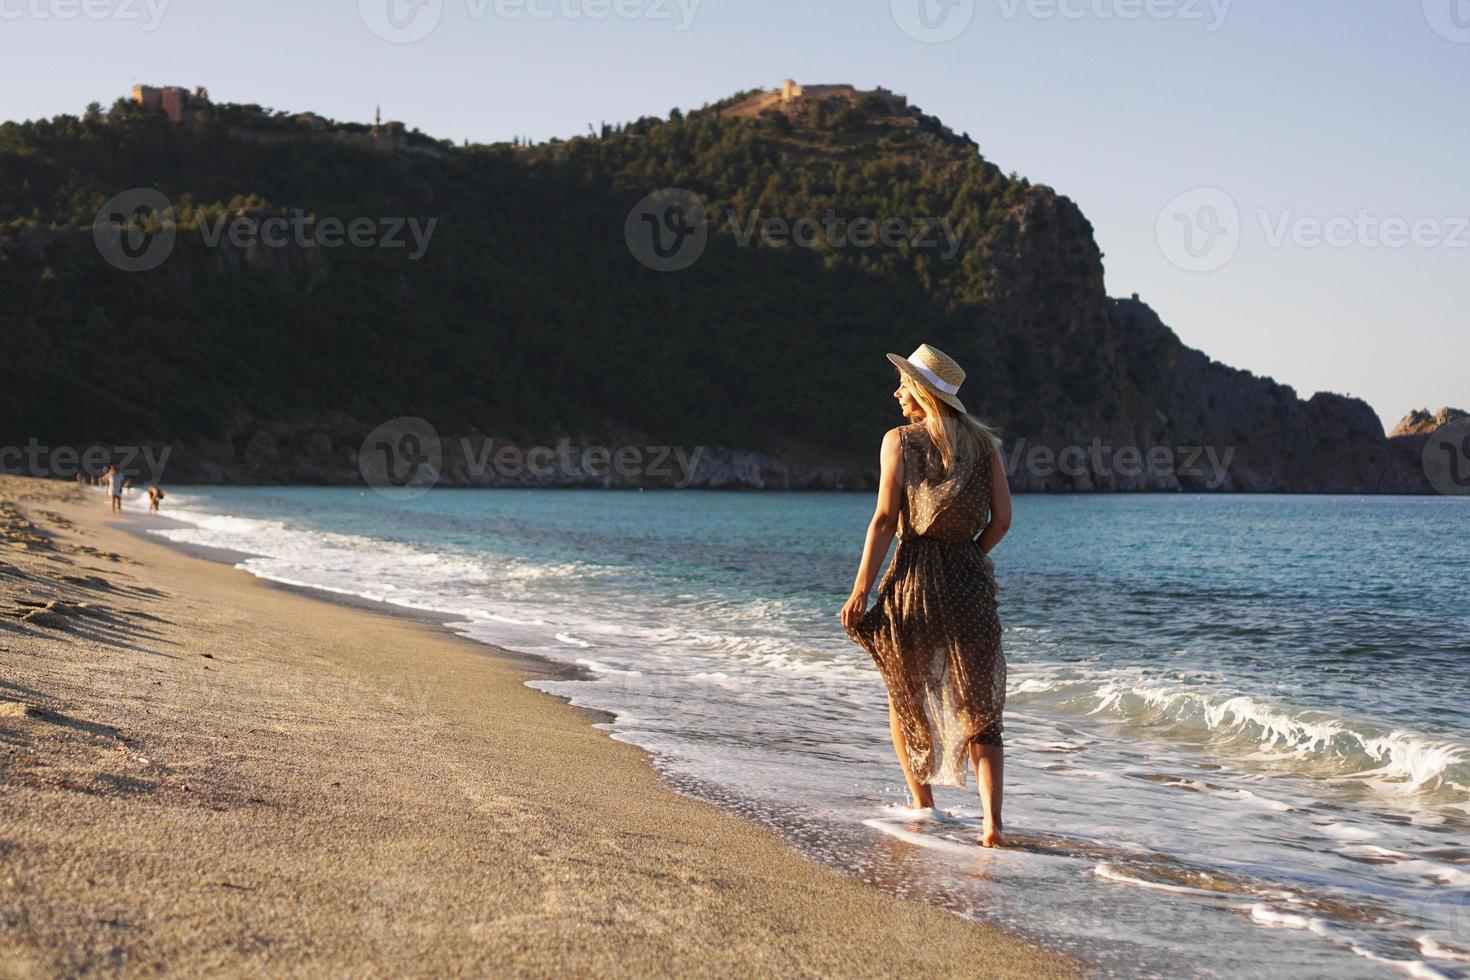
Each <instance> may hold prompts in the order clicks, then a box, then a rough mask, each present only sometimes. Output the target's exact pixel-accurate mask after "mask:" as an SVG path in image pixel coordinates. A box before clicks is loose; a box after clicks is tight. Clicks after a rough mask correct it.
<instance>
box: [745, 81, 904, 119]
mask: <svg viewBox="0 0 1470 980" xmlns="http://www.w3.org/2000/svg"><path fill="white" fill-rule="evenodd" d="M827 100H831V101H835V102H841V103H846V104H848V105H855V104H857V103H858V102H869V103H876V104H879V105H882V106H883V107H884V108H886V109H888V110H889V111H891V112H901V111H903V110H905V109H907V108H908V104H909V100H908V97H907V96H903V95H897V94H895V93H893V92H890V91H888V89H886V88H881V87H880V88H875V89H870V90H863V89H859V88H857V87H855V86H853V85H799V84H797V82H796V80H795V79H792V78H788V79H786V80H785V81H784V82H782V83H781V87H780V88H777V89H772V90H770V91H768V92H760V93H758V94H756V95H753V96H751V97H750V98H748V99H746V100H745V101H744V102H740V103H738V104H736V105H733V106H731V107H730V108H728V109H726V110H725V114H726V115H730V116H735V117H737V118H738V117H741V116H758V115H760V114H761V113H762V112H771V111H775V112H787V113H789V112H792V111H795V110H798V109H800V108H802V107H804V106H806V105H810V104H811V103H814V102H823V101H827Z"/></svg>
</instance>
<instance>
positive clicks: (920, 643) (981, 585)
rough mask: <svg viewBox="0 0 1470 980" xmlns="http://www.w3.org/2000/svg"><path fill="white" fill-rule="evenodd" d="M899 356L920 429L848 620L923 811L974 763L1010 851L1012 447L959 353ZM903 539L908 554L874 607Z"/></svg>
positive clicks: (884, 511) (866, 558)
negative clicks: (1004, 630) (1003, 635)
mask: <svg viewBox="0 0 1470 980" xmlns="http://www.w3.org/2000/svg"><path fill="white" fill-rule="evenodd" d="M888 359H889V360H890V361H892V362H893V363H894V365H895V366H896V367H897V368H898V375H899V385H898V389H897V390H896V391H894V393H893V397H894V398H896V399H898V403H899V408H900V410H901V411H902V412H903V414H904V417H905V418H907V419H908V420H909V422H910V424H909V425H905V426H901V427H899V428H896V429H893V430H891V431H889V432H888V434H887V435H885V436H884V437H883V449H882V454H881V457H880V458H881V471H880V476H879V484H878V506H877V509H876V511H875V512H874V514H873V520H872V521H871V522H870V523H869V525H868V536H867V541H866V543H865V544H864V546H863V557H862V563H861V565H859V567H858V573H857V580H856V582H855V583H854V584H853V588H852V595H851V596H850V597H849V598H848V600H847V603H846V604H845V605H844V606H843V607H842V612H841V614H840V615H841V618H842V625H843V627H844V628H845V629H846V630H847V633H848V635H849V636H851V637H852V639H853V640H854V642H856V643H857V644H858V645H859V646H861V647H862V648H863V649H865V650H867V651H868V653H869V654H870V655H871V656H872V658H873V662H874V663H876V664H877V665H878V671H879V673H881V674H882V675H883V681H884V683H885V684H886V685H887V687H888V725H889V731H890V734H891V735H892V737H893V747H894V749H895V750H896V751H897V753H898V761H899V764H900V765H901V766H902V767H903V774H904V778H905V779H906V780H907V781H908V785H909V793H910V794H911V796H912V802H913V805H914V806H916V807H921V808H930V807H933V806H934V793H933V791H932V789H931V788H930V787H931V784H933V783H938V784H939V785H941V786H958V787H963V786H964V785H965V776H966V769H967V768H968V764H973V765H974V766H975V774H976V781H977V782H978V783H979V788H980V799H981V802H982V803H983V804H984V807H985V828H984V831H983V836H982V839H981V842H982V843H983V844H984V845H985V846H986V847H997V846H999V845H1000V843H1001V838H1000V834H1001V813H1000V808H1001V793H1002V788H1003V784H1004V779H1003V770H1004V764H1005V754H1004V749H1003V748H1002V747H1001V744H1002V743H1001V727H1002V726H1001V709H1002V708H1003V707H1004V705H1005V681H1006V664H1005V656H1004V654H1003V653H1002V652H1001V645H1000V619H999V617H998V615H997V613H996V601H995V574H994V573H995V566H994V564H993V563H992V562H991V560H990V558H989V556H988V552H989V551H990V550H991V549H992V548H994V547H995V546H996V544H997V543H999V541H1000V539H1001V538H1003V537H1005V534H1006V531H1007V530H1009V528H1010V523H1011V494H1010V488H1009V486H1008V485H1007V483H1006V476H1005V468H1004V465H1003V462H1002V459H1001V455H1000V440H999V439H997V438H996V436H995V434H994V433H993V432H991V431H990V429H988V428H987V427H986V426H985V425H984V424H983V423H981V422H980V421H979V420H978V419H976V418H974V417H973V416H971V415H970V414H969V412H967V411H966V410H965V406H964V403H963V402H961V401H960V399H959V397H958V392H959V388H960V384H961V383H962V382H963V381H964V380H965V372H964V371H963V370H962V369H961V368H960V366H959V365H958V364H956V363H955V362H954V360H952V359H951V358H950V357H949V356H948V355H946V354H944V353H943V352H941V351H939V350H936V349H935V348H933V347H930V346H929V345H928V344H924V345H922V346H921V347H920V348H919V349H918V350H916V351H914V353H913V354H912V355H911V356H909V357H907V358H904V357H899V356H898V355H897V354H889V355H888ZM976 532H980V534H979V537H978V538H976V537H975V535H976ZM895 534H897V535H898V550H897V552H896V553H895V554H894V556H893V563H892V564H891V565H890V566H889V569H888V574H887V575H885V576H884V578H883V582H882V584H881V585H879V587H878V599H877V602H876V603H875V604H874V606H873V608H872V609H868V608H867V605H868V594H869V592H870V591H871V590H872V588H873V582H874V580H875V579H876V578H877V577H878V571H879V569H880V568H882V566H883V559H884V557H885V556H887V554H888V546H889V544H890V543H891V542H892V541H893V538H894V535H895Z"/></svg>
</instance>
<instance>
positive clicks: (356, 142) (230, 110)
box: [132, 85, 445, 157]
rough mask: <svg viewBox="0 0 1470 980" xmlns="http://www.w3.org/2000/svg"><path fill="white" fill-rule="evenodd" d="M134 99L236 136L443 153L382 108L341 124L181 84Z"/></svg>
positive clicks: (144, 90) (136, 91)
mask: <svg viewBox="0 0 1470 980" xmlns="http://www.w3.org/2000/svg"><path fill="white" fill-rule="evenodd" d="M132 101H133V102H135V103H137V105H138V106H139V107H141V108H142V109H145V110H147V111H149V112H159V113H162V114H163V115H164V116H166V117H168V120H169V121H170V122H173V123H180V124H183V125H187V126H196V125H202V124H205V123H208V122H211V121H213V122H215V123H218V124H221V125H223V126H224V127H225V129H226V131H227V132H228V133H229V134H230V135H231V136H233V137H235V138H237V139H242V140H249V141H250V142H253V143H293V142H335V143H345V144H348V145H352V146H357V147H361V148H362V149H366V150H373V151H378V152H385V151H386V152H398V151H404V152H411V153H421V154H426V155H429V156H434V157H443V156H444V155H445V149H444V147H442V146H438V145H436V144H435V143H434V141H432V140H429V139H427V138H421V137H419V134H414V137H415V138H414V139H413V140H411V139H410V135H409V133H408V131H407V128H406V127H405V126H404V125H403V123H401V122H384V121H383V113H382V110H381V108H380V109H378V110H377V111H376V112H375V113H374V116H373V123H372V125H371V126H367V125H364V124H357V123H341V122H337V121H335V120H331V119H326V118H324V117H322V116H319V115H317V114H316V113H314V112H299V113H295V114H291V113H284V112H281V113H274V114H272V113H271V112H270V110H267V109H262V108H260V106H257V105H230V104H227V103H215V102H211V101H210V98H209V89H207V88H205V87H203V86H202V85H201V86H198V87H196V88H195V89H193V91H190V90H189V89H187V88H185V87H184V86H182V85H164V86H162V87H156V86H153V85H134V86H133V98H132Z"/></svg>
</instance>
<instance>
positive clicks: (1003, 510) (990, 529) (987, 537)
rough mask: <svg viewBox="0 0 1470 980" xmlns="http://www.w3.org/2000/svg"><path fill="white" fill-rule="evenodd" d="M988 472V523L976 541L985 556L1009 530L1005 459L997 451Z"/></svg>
mask: <svg viewBox="0 0 1470 980" xmlns="http://www.w3.org/2000/svg"><path fill="white" fill-rule="evenodd" d="M990 472H991V474H992V475H991V486H990V523H988V524H986V525H985V530H984V531H982V532H980V537H979V538H978V539H977V543H978V544H979V545H980V551H981V552H982V553H983V554H987V555H988V554H990V549H991V548H994V547H995V546H996V545H998V544H1000V539H1001V538H1003V537H1005V536H1006V532H1007V531H1009V530H1010V529H1011V485H1010V483H1009V482H1007V481H1006V467H1005V457H1004V456H1002V455H1001V452H1000V450H999V449H997V450H996V451H995V462H994V463H992V464H991V468H990Z"/></svg>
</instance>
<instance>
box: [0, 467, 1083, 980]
mask: <svg viewBox="0 0 1470 980" xmlns="http://www.w3.org/2000/svg"><path fill="white" fill-rule="evenodd" d="M143 509H144V507H143V506H141V505H136V504H134V505H132V506H131V513H128V514H125V515H124V517H123V518H122V519H121V521H119V519H117V518H114V517H110V516H109V515H108V513H107V508H106V503H105V499H104V498H103V496H102V495H101V494H100V493H98V492H95V491H92V490H86V491H84V490H82V489H80V488H77V487H71V486H68V485H65V484H60V483H51V482H42V481H37V480H28V479H21V478H12V477H0V745H3V748H0V885H3V893H0V976H4V977H18V978H29V977H51V976H76V975H91V974H100V975H121V974H124V973H126V974H128V975H154V974H169V975H177V974H222V975H243V974H252V975H260V974H268V975H272V976H295V975H299V976H317V975H338V976H342V975H351V976H389V975H487V974H498V973H515V974H529V975H549V974H552V973H563V972H566V971H572V972H573V973H575V974H595V975H647V974H659V975H668V974H685V973H694V972H698V973H702V974H719V975H748V974H755V973H760V974H777V975H798V974H799V975H815V974H822V975H831V974H842V975H852V976H858V975H861V976H880V975H894V974H899V973H914V972H920V973H926V974H938V975H946V976H961V975H963V976H977V975H985V976H1027V977H1034V976H1058V975H1074V974H1076V973H1077V972H1078V964H1076V963H1075V962H1074V961H1072V960H1069V959H1067V958H1064V957H1062V956H1060V955H1056V954H1053V953H1049V952H1045V951H1042V950H1039V949H1036V948H1035V947H1033V946H1031V945H1029V944H1027V943H1025V942H1023V941H1021V940H1019V939H1017V938H1015V937H1013V936H1011V935H1009V934H1007V933H1004V932H1002V931H1000V930H997V929H994V928H989V927H986V926H982V925H976V924H973V923H969V922H966V921H963V920H961V919H959V918H957V917H955V916H952V915H949V914H947V913H944V912H941V911H939V910H937V909H934V908H931V907H928V906H926V905H923V904H921V903H918V902H913V901H905V900H901V899H898V898H895V897H892V896H890V895H889V894H886V893H884V892H883V891H880V890H878V889H876V888H874V887H871V886H869V885H866V884H864V883H862V882H859V881H857V880H854V879H851V878H847V877H844V876H842V875H840V874H838V873H836V872H834V871H832V870H829V869H827V868H824V867H822V866H820V865H817V864H815V863H813V862H810V861H808V860H806V859H804V858H802V857H800V856H798V855H797V854H795V853H794V852H793V851H791V850H790V849H789V848H788V847H787V846H786V845H785V844H784V843H783V842H782V841H781V840H780V839H779V838H777V837H776V836H775V835H774V834H772V833H770V832H768V831H766V830H763V829H761V828H758V827H756V826H754V825H750V824H747V823H744V822H742V821H740V820H738V819H736V818H734V817H732V816H729V815H726V814H724V813H722V812H721V811H719V810H717V809H715V808H713V807H711V806H709V805H707V804H705V803H702V802H699V801H697V800H694V799H690V798H688V797H684V796H681V795H679V794H677V793H675V792H673V791H672V790H670V789H668V788H667V787H665V786H664V785H663V784H662V783H661V781H660V778H659V777H658V775H657V774H656V773H655V772H654V770H653V769H652V768H651V767H650V766H649V765H648V764H647V762H646V760H645V757H644V755H643V753H642V752H641V751H640V750H638V749H636V748H634V747H631V746H629V745H626V744H623V743H620V742H617V741H614V740H613V739H611V738H609V737H608V736H607V734H605V733H604V732H603V731H601V730H599V729H597V728H594V727H593V722H595V721H596V719H595V718H593V717H592V716H590V715H589V714H588V713H586V712H583V711H580V710H578V709H575V708H572V707H569V706H568V705H566V704H564V703H562V702H561V701H559V700H557V699H555V698H553V697H550V696H548V695H545V694H541V693H538V692H536V691H534V690H531V689H530V688H527V687H526V686H525V684H524V682H525V681H526V680H527V679H528V678H530V677H532V676H535V675H534V674H533V673H532V671H533V670H534V669H535V667H534V665H532V664H529V663H527V662H526V661H524V660H522V659H517V658H514V657H511V656H499V655H497V654H496V652H495V651H494V649H493V648H489V647H486V646H483V645H480V644H476V643H472V642H471V641H468V640H465V639H462V638H459V637H456V636H454V635H453V634H451V633H450V632H449V631H448V630H446V629H443V628H441V627H439V626H437V625H435V624H433V623H428V622H419V621H415V620H413V619H410V618H406V617H402V616H397V615H388V614H384V613H382V612H379V611H375V610H370V609H362V608H350V607H347V606H344V605H339V604H335V603H329V602H324V601H320V600H318V599H316V598H313V597H309V596H306V595H303V594H299V593H296V592H293V591H290V590H286V589H282V588H275V587H271V586H268V585H266V584H263V583H261V582H260V581H258V580H256V579H254V578H252V577H251V576H249V575H247V574H245V573H244V572H241V571H237V570H235V569H233V568H231V567H229V566H228V565H226V564H220V563H217V562H210V561H205V560H203V559H201V558H197V557H192V556H189V555H185V554H182V553H180V552H178V551H177V550H174V549H171V548H169V547H167V546H164V545H162V544H159V543H155V542H153V541H149V540H145V539H143V538H142V537H140V536H138V535H137V534H134V533H129V532H128V531H127V530H126V529H125V527H123V526H121V525H123V524H128V523H132V524H137V523H141V522H144V521H146V520H147V518H146V516H145V515H144V514H143Z"/></svg>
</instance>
